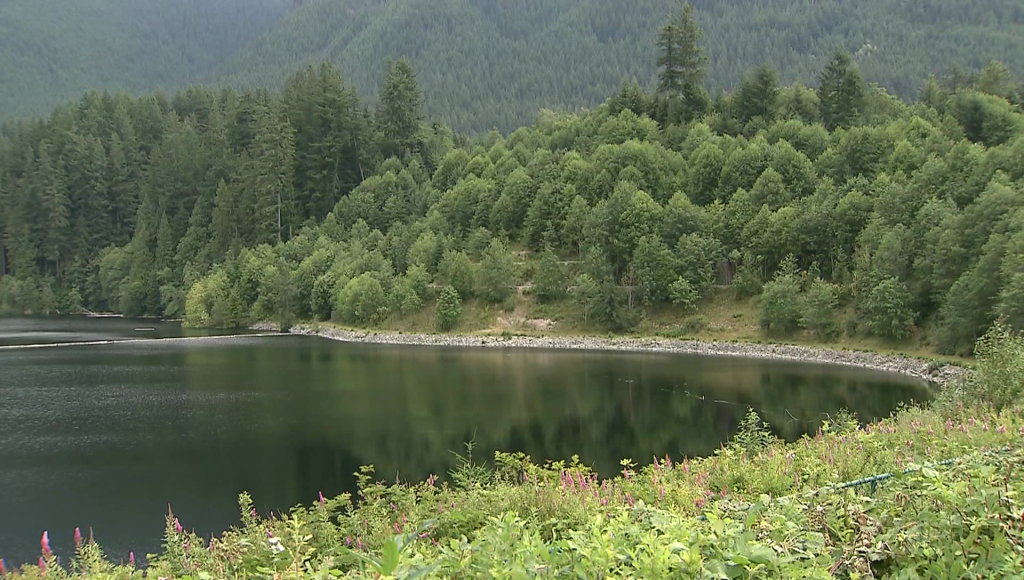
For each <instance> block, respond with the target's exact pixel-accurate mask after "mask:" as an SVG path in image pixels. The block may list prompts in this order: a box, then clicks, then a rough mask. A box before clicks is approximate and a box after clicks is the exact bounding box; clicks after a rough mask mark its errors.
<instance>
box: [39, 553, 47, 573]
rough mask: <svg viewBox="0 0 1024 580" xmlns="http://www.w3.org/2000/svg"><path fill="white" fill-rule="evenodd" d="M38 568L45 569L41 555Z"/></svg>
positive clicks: (44, 562)
mask: <svg viewBox="0 0 1024 580" xmlns="http://www.w3.org/2000/svg"><path fill="white" fill-rule="evenodd" d="M39 569H40V570H42V571H43V572H45V571H46V561H45V560H43V557H42V556H39Z"/></svg>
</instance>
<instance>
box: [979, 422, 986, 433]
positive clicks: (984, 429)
mask: <svg viewBox="0 0 1024 580" xmlns="http://www.w3.org/2000/svg"><path fill="white" fill-rule="evenodd" d="M981 430H982V431H985V432H986V433H987V432H988V421H985V422H984V423H982V424H981Z"/></svg>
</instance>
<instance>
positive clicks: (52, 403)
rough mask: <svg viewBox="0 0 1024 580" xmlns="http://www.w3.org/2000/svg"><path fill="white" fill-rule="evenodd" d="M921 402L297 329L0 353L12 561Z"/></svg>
mask: <svg viewBox="0 0 1024 580" xmlns="http://www.w3.org/2000/svg"><path fill="white" fill-rule="evenodd" d="M154 326H156V327H159V328H160V330H159V331H150V332H148V334H153V332H159V333H160V336H180V335H182V334H183V331H182V330H181V329H180V327H179V326H178V325H176V324H174V323H155V322H154V321H130V320H119V319H109V320H108V319H104V320H82V319H77V320H70V319H69V320H65V319H57V320H35V319H28V320H26V319H13V320H12V319H0V337H2V340H3V341H5V342H6V343H7V344H14V343H25V341H26V340H29V339H38V338H40V337H42V338H46V337H49V338H50V339H52V340H50V342H69V341H75V340H96V338H95V337H97V336H108V337H113V338H114V339H119V338H120V339H124V338H138V336H137V333H136V332H135V330H134V329H135V328H140V327H154ZM18 329H23V330H22V331H19V330H18ZM29 333H34V334H33V336H31V337H26V336H20V337H19V336H18V335H19V334H22V335H24V334H29ZM57 335H59V336H57ZM102 340H106V339H102ZM928 398H929V390H928V388H927V387H926V386H925V385H924V384H923V383H922V382H920V381H917V380H915V379H911V378H909V377H903V376H899V375H892V374H886V373H881V372H876V371H870V370H863V369H857V368H851V367H841V366H829V365H823V364H812V363H794V362H784V361H771V360H755V359H738V358H726V357H700V356H692V355H675V354H642V353H621V352H617V353H604V352H592V351H553V350H534V349H523V350H511V349H468V348H446V347H413V346H381V345H365V344H345V343H340V342H335V341H330V340H326V339H321V338H315V337H302V336H267V337H255V336H251V337H234V338H196V339H193V340H170V341H164V340H153V341H143V342H123V343H112V344H104V345H95V346H93V345H78V346H69V347H56V348H44V349H26V350H10V349H0V556H3V557H5V558H6V559H7V561H8V563H10V562H12V561H13V562H23V561H34V560H35V558H36V557H37V555H38V551H39V536H40V535H41V534H42V532H43V530H49V532H50V537H51V539H52V541H53V544H54V549H55V551H56V552H57V553H58V555H61V556H64V557H65V558H67V557H68V556H69V555H70V551H71V545H72V540H71V539H72V533H73V531H74V528H75V527H76V526H77V527H81V528H82V530H83V531H85V530H87V529H89V528H92V529H93V530H94V531H95V535H96V538H97V540H98V541H99V542H100V543H101V544H102V545H103V547H104V548H105V550H106V552H107V554H108V555H109V556H111V557H113V558H126V556H127V553H128V551H129V550H133V551H134V552H135V554H136V555H137V556H141V555H143V554H145V553H147V552H153V551H157V550H158V549H159V546H160V539H161V535H162V531H163V516H164V514H165V513H166V511H167V506H168V504H170V505H171V507H172V508H173V509H174V512H175V514H176V515H177V516H178V517H179V519H180V520H181V522H182V524H183V525H184V526H185V527H186V528H189V529H195V530H196V531H197V532H198V533H200V534H202V535H205V536H209V534H211V533H219V532H220V531H222V530H224V529H225V528H227V527H229V526H231V525H234V524H235V523H236V522H237V521H238V515H237V509H236V501H237V496H238V493H239V492H241V491H244V490H245V491H249V492H250V493H251V494H252V496H253V498H254V500H255V502H256V505H257V506H259V508H260V510H261V511H262V512H263V513H267V512H268V511H270V510H274V511H279V510H286V509H287V508H289V507H291V506H292V505H294V504H296V503H300V502H301V503H307V504H309V503H312V502H313V501H315V500H316V497H317V492H318V491H321V490H322V491H323V492H324V494H325V495H331V494H338V493H342V492H345V491H352V490H353V488H354V484H355V478H354V477H353V475H352V474H353V472H355V471H356V470H357V469H358V468H359V466H360V465H365V464H373V465H375V466H376V468H377V473H378V475H379V476H380V478H382V479H387V480H389V481H394V480H395V479H396V477H397V478H398V479H400V480H403V481H408V480H422V479H425V478H426V477H427V476H428V475H429V474H431V473H433V474H438V475H443V474H445V473H446V472H447V470H448V469H449V468H451V467H452V466H453V464H454V456H453V454H452V453H451V452H462V451H464V445H463V444H464V443H465V442H466V441H470V440H473V441H475V442H476V448H475V451H474V459H477V460H479V461H487V460H488V459H490V458H491V457H493V453H494V451H495V450H496V449H501V450H507V451H523V452H526V453H528V454H529V455H531V456H532V457H533V458H534V459H535V460H542V459H569V458H570V457H571V456H572V455H573V454H578V455H579V456H580V458H581V460H582V461H583V462H584V463H586V464H588V465H592V466H594V467H595V468H596V469H597V470H598V471H599V472H600V473H602V474H604V475H610V474H613V473H614V472H615V471H616V470H617V467H618V463H619V460H620V459H622V458H625V457H628V458H632V459H634V460H635V461H638V462H641V463H643V462H649V461H651V457H652V456H654V455H658V456H664V455H665V454H671V455H672V456H673V457H674V458H676V459H678V458H680V457H682V456H684V455H688V456H698V455H706V454H709V453H711V452H713V450H714V449H715V448H717V447H718V446H719V445H720V444H721V443H722V442H723V441H726V440H728V439H729V437H730V436H731V435H732V433H733V432H734V431H735V429H736V427H737V425H738V423H739V421H740V419H741V418H742V416H743V415H744V414H745V412H746V409H747V407H748V406H751V407H754V408H756V409H758V410H759V411H760V412H761V413H762V416H763V417H765V418H766V419H767V420H768V421H769V422H770V423H771V424H772V425H773V428H774V430H775V431H776V433H777V434H779V435H780V436H783V437H785V438H787V439H795V438H798V437H800V436H801V435H803V434H804V433H811V432H813V431H815V430H816V429H817V426H818V425H819V424H820V421H821V419H822V418H823V417H824V416H825V414H826V413H835V412H836V411H837V410H839V409H841V408H848V409H851V410H853V411H855V412H856V413H857V414H858V416H859V417H860V418H861V419H862V420H870V419H876V418H880V417H884V416H886V415H888V414H889V413H890V412H891V411H892V410H894V409H895V408H896V407H897V406H898V405H899V404H900V403H902V402H909V401H923V400H926V399H928Z"/></svg>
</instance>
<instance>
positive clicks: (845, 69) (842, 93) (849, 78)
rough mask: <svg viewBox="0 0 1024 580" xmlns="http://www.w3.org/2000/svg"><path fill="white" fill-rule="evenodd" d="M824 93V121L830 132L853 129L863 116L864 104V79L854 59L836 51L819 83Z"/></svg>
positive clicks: (822, 109)
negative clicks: (846, 128)
mask: <svg viewBox="0 0 1024 580" xmlns="http://www.w3.org/2000/svg"><path fill="white" fill-rule="evenodd" d="M818 81H819V83H820V84H821V89H820V90H819V91H818V98H819V99H820V102H821V109H820V114H821V120H822V122H823V123H824V124H825V127H826V128H827V129H829V130H830V131H831V130H834V129H837V128H839V127H850V126H851V125H853V124H855V123H856V122H857V121H858V120H859V119H860V115H861V109H862V107H863V103H864V79H863V78H862V77H861V74H860V69H859V68H857V65H855V64H854V63H853V58H852V57H851V56H850V54H849V53H847V52H846V51H844V50H837V51H836V52H835V54H833V55H832V60H831V61H830V62H829V63H828V65H827V66H826V67H825V69H824V70H823V71H822V72H821V77H820V78H819V79H818Z"/></svg>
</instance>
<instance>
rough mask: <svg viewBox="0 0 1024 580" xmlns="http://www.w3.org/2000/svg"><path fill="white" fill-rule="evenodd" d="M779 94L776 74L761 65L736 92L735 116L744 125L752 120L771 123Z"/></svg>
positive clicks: (769, 68)
mask: <svg viewBox="0 0 1024 580" xmlns="http://www.w3.org/2000/svg"><path fill="white" fill-rule="evenodd" d="M779 92H780V89H779V78H778V73H776V72H775V70H774V69H772V68H771V67H769V66H768V65H767V64H763V65H761V66H760V67H758V68H757V69H755V70H754V71H753V72H751V73H749V74H747V76H746V77H745V78H744V79H743V83H741V84H740V87H739V89H738V90H737V91H736V95H735V97H734V99H733V103H734V105H735V107H736V116H737V117H738V118H739V119H740V121H742V122H744V123H749V122H750V121H751V120H753V119H754V118H760V119H761V121H762V122H764V123H766V124H767V123H771V122H772V121H774V120H775V115H776V109H777V107H778V100H779Z"/></svg>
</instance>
